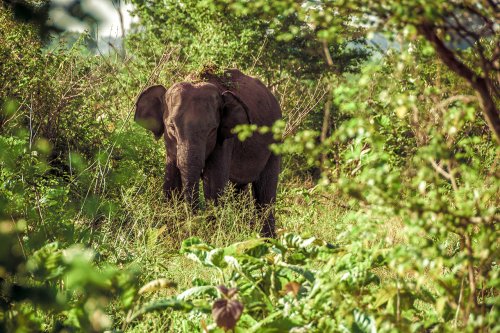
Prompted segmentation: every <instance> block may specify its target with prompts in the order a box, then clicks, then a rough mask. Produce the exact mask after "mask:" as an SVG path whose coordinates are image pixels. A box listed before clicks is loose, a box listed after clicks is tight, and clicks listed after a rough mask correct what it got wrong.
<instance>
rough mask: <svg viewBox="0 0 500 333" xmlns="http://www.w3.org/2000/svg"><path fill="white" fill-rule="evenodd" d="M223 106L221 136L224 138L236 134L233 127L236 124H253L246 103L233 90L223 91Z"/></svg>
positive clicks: (220, 126)
mask: <svg viewBox="0 0 500 333" xmlns="http://www.w3.org/2000/svg"><path fill="white" fill-rule="evenodd" d="M222 99H223V107H222V114H221V122H220V125H219V137H220V138H221V139H222V140H224V139H228V138H232V137H234V136H235V134H234V133H232V132H231V131H232V129H233V128H234V127H235V126H236V125H241V124H251V123H252V119H251V118H250V113H249V111H248V107H247V106H246V104H245V103H244V102H243V101H242V100H241V99H240V98H239V97H238V96H236V95H235V94H234V93H233V92H231V91H229V90H227V91H224V92H223V93H222Z"/></svg>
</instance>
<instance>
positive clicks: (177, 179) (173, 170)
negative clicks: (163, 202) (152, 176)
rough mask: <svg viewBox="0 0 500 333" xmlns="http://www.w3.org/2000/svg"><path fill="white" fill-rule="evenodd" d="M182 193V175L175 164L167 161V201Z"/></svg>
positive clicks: (165, 191) (164, 185)
mask: <svg viewBox="0 0 500 333" xmlns="http://www.w3.org/2000/svg"><path fill="white" fill-rule="evenodd" d="M181 192H182V181H181V173H180V171H179V169H178V168H177V166H176V165H175V162H173V161H167V166H166V168H165V178H164V182H163V193H164V194H165V197H166V198H167V199H170V198H172V197H174V196H178V195H180V194H181Z"/></svg>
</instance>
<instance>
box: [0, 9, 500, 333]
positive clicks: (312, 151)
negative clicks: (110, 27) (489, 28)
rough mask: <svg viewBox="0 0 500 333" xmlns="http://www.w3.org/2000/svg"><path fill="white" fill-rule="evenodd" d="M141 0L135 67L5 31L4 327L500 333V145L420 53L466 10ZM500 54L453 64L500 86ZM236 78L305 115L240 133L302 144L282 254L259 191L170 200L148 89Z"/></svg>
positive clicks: (0, 137) (280, 208)
mask: <svg viewBox="0 0 500 333" xmlns="http://www.w3.org/2000/svg"><path fill="white" fill-rule="evenodd" d="M132 2H133V3H134V4H135V5H136V7H135V12H136V14H137V15H138V17H139V19H140V23H137V24H136V26H135V27H134V29H133V31H132V32H131V34H130V35H129V36H127V38H126V40H125V41H124V42H125V45H126V51H127V52H126V54H127V57H125V58H122V55H117V54H114V53H110V54H105V55H103V54H100V55H94V54H92V53H91V52H90V51H89V50H88V49H87V47H86V42H87V41H88V39H89V38H90V37H89V36H88V35H81V36H79V37H78V38H74V39H75V40H76V42H74V43H73V44H72V45H66V44H65V43H59V41H58V40H53V41H52V43H51V44H50V45H43V44H42V43H41V42H40V41H39V40H38V32H39V31H38V30H37V29H36V28H34V27H33V26H31V25H29V24H26V23H20V22H18V21H16V20H14V19H13V16H12V14H11V13H10V11H8V10H7V11H5V10H3V11H2V12H1V13H0V45H1V47H0V100H1V105H0V110H1V111H2V112H1V114H0V311H1V312H0V331H2V332H3V331H7V332H10V331H54V332H59V331H61V332H62V331H90V332H101V331H105V330H112V331H126V332H144V331H154V332H156V331H158V332H195V331H204V332H222V331H231V330H232V331H234V332H288V331H292V332H429V331H439V332H451V331H461V332H462V331H463V332H476V331H486V332H497V331H498V330H499V326H498V322H500V312H499V297H498V295H499V288H500V285H499V281H500V279H499V272H500V271H499V267H498V258H499V255H500V249H499V247H498V245H499V243H498V225H499V211H498V207H499V199H498V193H499V192H500V181H499V179H500V175H499V173H498V156H499V155H498V154H499V152H498V146H497V145H495V144H494V143H493V142H492V135H491V132H490V131H489V130H488V126H487V124H486V123H485V121H484V120H483V116H482V115H481V105H482V104H481V101H480V100H479V99H478V98H477V97H476V95H475V94H474V93H473V92H474V90H473V89H471V87H469V86H468V85H467V84H466V83H465V82H461V81H460V80H459V79H458V77H457V76H456V75H455V74H453V73H452V72H451V71H450V70H449V68H448V67H446V66H445V65H443V64H442V63H440V62H438V61H437V60H436V55H437V53H436V49H435V45H434V44H431V43H428V42H426V41H424V40H420V39H418V38H417V35H418V34H422V33H421V24H422V22H424V21H425V20H428V21H429V20H430V21H429V22H434V23H435V24H438V25H439V24H449V23H450V21H446V20H444V21H443V16H444V15H447V14H449V13H450V8H451V9H453V8H455V5H456V3H449V2H444V1H436V2H433V3H432V4H431V3H429V4H427V3H423V2H421V1H409V2H408V1H407V2H404V3H402V2H397V1H381V2H380V1H379V2H373V1H365V0H359V1H350V2H344V1H328V2H327V1H306V2H303V3H301V2H294V1H288V0H285V1H260V0H259V1H252V2H248V1H239V0H236V1H233V0H214V1H170V0H168V1H163V2H157V1H139V0H134V1H132ZM464 8H467V10H470V9H471V8H472V9H474V8H476V7H474V6H472V7H471V6H469V5H468V4H466V7H464ZM489 8H490V6H489V5H488V4H486V3H485V5H484V6H482V7H481V8H479V12H478V13H479V14H481V15H482V14H484V13H488V10H489ZM479 14H477V15H479ZM374 18H377V20H374ZM422 20H423V21H422ZM394 29H399V30H398V31H396V30H394ZM443 29H445V30H446V29H448V30H446V31H443V34H440V35H439V36H438V37H439V38H443V39H444V38H446V37H445V35H446V34H448V35H450V30H449V29H450V26H444V28H443ZM380 30H383V31H384V32H385V33H386V35H385V36H386V37H385V38H387V39H388V40H389V41H391V40H397V42H393V43H392V44H390V43H389V45H390V47H389V48H388V49H387V50H378V52H376V53H375V56H373V57H371V58H369V56H370V52H373V50H369V49H368V47H367V46H366V44H365V39H364V37H363V36H365V35H367V36H369V37H370V35H373V34H372V33H373V32H375V31H377V32H378V31H380ZM77 35H78V34H74V35H72V36H70V38H73V37H76V36H77ZM374 36H378V35H374ZM372 37H373V36H372ZM450 38H451V37H450ZM447 42H449V43H451V42H453V40H452V39H449V40H447ZM449 45H451V44H447V46H449ZM495 45H496V44H495V36H488V35H486V36H485V38H481V39H480V40H478V41H476V43H475V44H474V45H473V46H470V47H463V46H461V48H456V49H453V51H454V52H455V55H456V56H457V57H459V58H460V60H461V61H463V63H464V64H466V65H467V66H469V67H470V68H472V69H473V70H474V71H475V72H476V73H477V74H478V75H483V76H484V77H486V78H490V79H491V78H492V76H491V75H490V74H491V73H492V72H494V71H491V72H490V73H489V74H488V73H483V72H482V71H483V70H484V68H486V69H488V68H490V69H494V68H495V67H484V68H483V69H482V67H481V63H480V62H481V59H480V58H481V53H480V52H479V51H481V52H483V53H482V54H483V56H484V57H485V59H490V58H494V56H495V52H496V51H495V48H494V46H495ZM478 50H479V51H478ZM328 55H329V56H330V57H331V60H332V64H329V60H328V59H327V58H325V57H327V56H328ZM227 66H229V67H232V66H237V67H239V68H241V69H242V70H244V71H246V72H248V73H250V74H254V75H256V76H258V77H260V78H261V79H262V80H263V82H265V83H266V84H267V85H268V86H270V88H271V89H272V91H273V92H274V94H275V95H276V97H277V98H278V100H279V101H280V103H281V105H282V108H283V111H284V121H281V122H278V123H276V124H275V125H274V126H273V127H269V128H267V127H266V128H258V127H256V126H238V128H236V129H235V132H236V133H238V138H239V139H240V140H244V139H246V138H248V137H249V136H251V135H253V133H254V132H256V131H257V132H260V133H268V132H272V133H273V135H274V136H275V137H276V138H277V139H278V140H279V139H281V138H283V140H282V142H280V143H278V144H275V145H273V146H272V147H271V149H273V151H274V152H276V153H279V154H282V155H283V161H284V165H283V172H282V174H281V176H280V177H281V179H280V181H281V185H280V189H279V194H278V200H277V203H276V208H275V210H276V214H275V215H276V216H277V223H278V226H279V230H278V232H279V235H280V236H279V237H278V239H276V240H272V239H263V238H256V237H255V235H256V230H258V229H259V228H258V223H259V220H258V219H259V217H258V215H257V214H256V212H255V210H254V205H253V202H252V200H251V199H250V193H242V194H236V193H235V191H233V189H231V188H228V190H227V191H226V193H225V194H224V196H223V197H221V198H220V200H219V203H220V204H219V205H218V206H214V205H212V204H211V203H206V205H205V210H204V211H202V212H198V213H196V214H193V213H192V212H191V211H189V209H188V207H187V206H186V204H185V203H184V202H183V201H182V200H179V198H175V199H173V200H171V201H169V202H168V203H167V202H165V201H164V199H163V197H162V194H161V183H162V174H163V172H164V162H163V161H164V156H163V155H164V148H163V144H162V143H161V142H155V141H154V140H153V138H152V137H151V135H150V134H149V133H146V132H145V131H143V130H142V129H141V128H140V127H138V126H136V125H134V124H133V123H132V122H131V118H132V115H131V112H133V107H134V99H135V97H136V96H137V95H138V94H139V93H140V92H141V91H142V89H143V88H145V87H146V86H147V85H151V84H156V83H161V84H164V85H166V86H169V85H171V84H172V83H174V82H177V81H181V80H184V79H189V78H193V74H196V73H197V72H199V70H200V69H203V68H207V67H210V68H219V69H220V68H224V67H227ZM488 75H490V76H488ZM492 82H493V86H492V87H496V85H497V83H495V82H494V80H493V81H492ZM495 84H496V85H495ZM491 91H493V89H492V90H491ZM328 107H330V111H331V114H330V116H329V117H330V118H329V119H327V120H328V121H326V122H325V118H328V117H327V116H328V115H326V116H325V110H326V109H328ZM321 121H323V123H321ZM291 124H292V125H294V126H293V128H292V130H290V125H291ZM325 126H326V128H325ZM297 129H300V131H297ZM284 133H286V135H284ZM311 174H316V175H318V179H319V181H317V182H316V180H315V179H313V177H312V176H310V175H311ZM202 239H203V240H202ZM179 252H180V254H179ZM141 286H142V288H141Z"/></svg>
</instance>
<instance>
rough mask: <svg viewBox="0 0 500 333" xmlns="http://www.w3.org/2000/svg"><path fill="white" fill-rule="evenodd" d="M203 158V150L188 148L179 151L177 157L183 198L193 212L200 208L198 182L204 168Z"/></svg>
mask: <svg viewBox="0 0 500 333" xmlns="http://www.w3.org/2000/svg"><path fill="white" fill-rule="evenodd" d="M183 148H184V147H183ZM204 157H205V151H204V149H203V148H200V147H189V146H188V147H185V148H184V149H182V148H181V149H179V151H178V156H177V160H178V166H179V170H180V171H181V179H182V187H183V192H184V197H185V199H186V201H187V202H188V203H189V205H190V206H191V208H192V209H193V210H194V211H196V210H197V209H198V208H199V206H200V202H199V192H200V185H199V182H200V177H201V172H202V170H203V167H204V162H205V160H204Z"/></svg>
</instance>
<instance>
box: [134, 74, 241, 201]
mask: <svg viewBox="0 0 500 333" xmlns="http://www.w3.org/2000/svg"><path fill="white" fill-rule="evenodd" d="M134 120H135V121H136V122H138V123H139V124H140V125H141V126H143V127H144V128H146V129H148V130H150V131H151V132H153V134H154V135H155V137H156V138H157V139H159V138H160V137H161V136H162V135H163V136H164V139H165V146H166V149H167V174H166V181H167V178H169V177H170V179H171V178H175V177H180V183H178V184H182V190H183V193H184V195H185V198H186V199H187V201H188V202H189V203H190V204H191V206H192V207H193V208H196V207H197V206H198V193H199V180H200V176H201V174H202V172H203V168H204V166H205V161H206V160H207V158H208V157H209V156H210V154H211V153H212V151H213V150H214V148H215V147H216V145H220V144H222V143H223V141H224V140H226V139H228V138H231V137H232V136H234V134H233V133H231V130H232V129H233V128H234V126H236V125H238V124H248V123H251V119H250V116H249V113H248V109H247V107H246V106H245V104H244V103H243V102H242V101H241V100H240V99H239V98H238V97H237V96H236V95H235V94H234V93H233V92H230V91H222V90H221V89H219V88H218V87H217V86H216V85H214V84H211V83H196V84H191V83H185V82H182V83H177V84H174V85H173V86H172V87H170V88H169V89H168V90H167V89H165V87H163V86H161V85H158V86H152V87H150V88H148V89H146V90H145V91H144V92H143V93H142V94H141V95H140V96H139V98H138V100H137V102H136V110H135V117H134ZM169 166H170V167H169ZM169 172H170V173H172V174H170V175H169ZM173 173H177V174H178V176H176V175H174V174H173ZM171 180H172V179H171ZM173 181H176V180H175V179H174V180H173ZM177 181H178V180H177ZM168 188H169V187H168V186H167V190H166V192H168ZM166 194H167V196H168V193H166Z"/></svg>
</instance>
